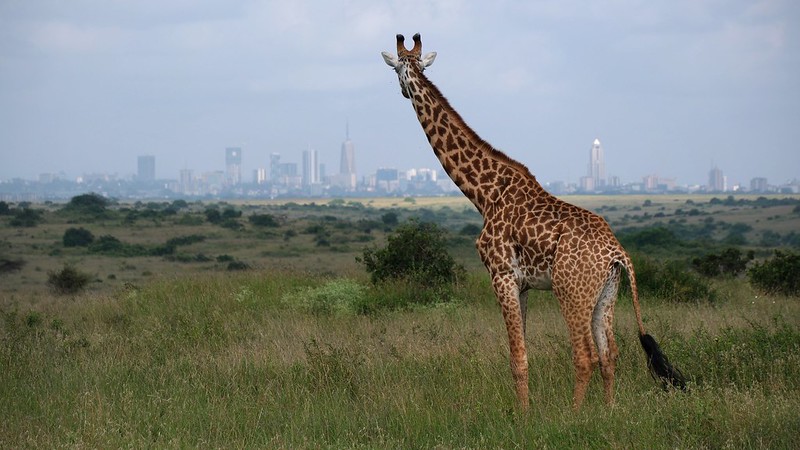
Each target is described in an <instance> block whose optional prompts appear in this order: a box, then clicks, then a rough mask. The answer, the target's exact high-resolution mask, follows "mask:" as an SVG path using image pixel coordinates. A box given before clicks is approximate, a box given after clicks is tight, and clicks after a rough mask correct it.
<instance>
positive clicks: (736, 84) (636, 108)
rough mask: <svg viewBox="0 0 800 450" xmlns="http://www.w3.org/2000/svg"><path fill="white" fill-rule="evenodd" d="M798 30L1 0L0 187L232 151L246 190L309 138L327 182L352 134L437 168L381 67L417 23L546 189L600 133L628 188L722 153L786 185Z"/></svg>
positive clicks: (448, 81)
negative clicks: (259, 171) (345, 133)
mask: <svg viewBox="0 0 800 450" xmlns="http://www.w3.org/2000/svg"><path fill="white" fill-rule="evenodd" d="M798 18H800V3H797V2H791V1H789V0H755V1H750V0H732V1H730V2H726V3H725V4H724V5H723V4H720V3H715V2H695V1H691V0H677V1H675V2H669V3H658V2H655V3H654V2H638V1H634V0H623V1H621V2H612V3H597V4H591V5H587V4H585V3H584V2H580V1H578V0H564V1H560V2H551V1H538V0H537V1H531V2H468V1H466V0H447V1H437V0H431V1H426V2H419V1H413V0H412V1H405V0H403V1H401V0H376V1H366V0H355V1H347V2H342V1H338V0H334V1H330V2H322V1H314V0H296V1H292V2H280V1H272V0H267V1H263V2H251V1H249V0H231V1H230V2H225V3H224V4H223V3H216V2H207V1H204V0H201V1H200V2H191V3H186V2H167V3H164V2H156V1H155V0H141V1H137V2H103V1H100V0H87V1H84V2H78V3H63V2H46V1H45V2H0V104H2V105H3V108H0V161H2V163H1V164H0V179H3V180H8V179H12V178H16V177H20V178H24V179H35V178H36V177H38V175H39V174H41V173H59V172H61V171H63V172H64V173H67V174H70V175H71V176H79V175H81V174H84V173H85V174H91V173H97V172H101V171H102V172H109V173H118V174H130V173H131V172H135V169H132V167H135V164H136V158H137V157H138V156H139V155H144V154H148V155H156V156H157V158H158V161H159V163H158V167H157V168H156V170H157V173H156V176H157V177H167V176H174V175H173V174H176V173H179V171H180V170H182V169H184V168H186V167H191V168H192V170H193V171H194V172H195V173H202V172H204V171H211V170H214V169H216V168H218V167H219V165H220V156H219V149H220V148H225V147H228V146H230V147H240V148H242V149H243V151H244V152H245V155H246V157H247V158H246V161H245V162H244V165H245V166H244V167H243V174H244V176H246V177H248V178H249V174H250V173H251V171H252V170H253V169H254V168H255V167H258V166H263V165H266V164H267V161H268V160H269V155H270V154H272V153H273V152H280V153H283V154H284V155H290V154H294V152H300V151H302V150H304V149H307V148H308V147H309V146H311V147H312V148H314V149H316V150H317V151H318V152H319V157H320V162H322V163H324V164H325V166H326V167H328V168H329V169H335V168H337V167H338V166H339V164H340V159H339V157H340V153H339V151H340V144H341V134H342V129H343V125H344V124H345V123H346V122H349V123H350V132H351V134H352V137H353V138H354V141H356V142H357V143H358V148H359V157H358V170H359V171H361V172H363V173H368V172H373V171H375V170H377V168H379V167H438V166H437V165H436V158H435V156H434V155H433V153H432V152H431V151H430V146H429V145H428V143H427V142H426V140H425V136H424V133H422V131H421V129H420V127H419V123H418V121H417V120H416V118H415V117H414V112H413V110H412V108H411V107H410V105H409V102H408V101H407V100H406V99H404V98H403V97H402V95H400V92H399V87H398V84H397V77H396V75H395V74H394V73H392V72H391V70H388V69H387V67H386V65H385V64H384V63H383V61H382V60H381V57H380V52H381V51H383V50H391V49H392V48H393V47H394V45H395V40H394V36H395V34H396V33H404V34H406V35H407V36H408V35H411V34H413V33H416V32H419V33H421V34H422V35H423V37H424V42H425V49H424V50H425V51H436V52H438V57H437V59H436V63H435V64H434V65H433V66H431V67H430V68H428V69H427V70H426V74H427V75H428V76H429V77H430V79H431V80H432V81H433V82H434V83H435V84H436V85H437V86H438V87H439V88H440V90H441V91H442V93H443V94H444V95H445V96H446V97H447V98H448V100H449V102H450V103H451V104H452V105H453V107H454V108H455V109H456V110H458V112H459V113H460V114H461V115H462V116H463V118H464V119H465V121H466V122H467V123H468V124H469V125H470V126H471V127H472V128H473V129H474V130H475V131H476V132H478V133H479V134H480V136H481V137H482V138H483V139H485V140H486V141H487V142H489V143H491V144H492V145H493V146H495V147H497V148H499V149H501V150H503V151H504V152H505V153H507V154H508V155H509V156H511V157H513V158H514V159H517V160H518V161H520V162H521V163H523V164H525V165H526V166H528V167H529V168H530V170H531V171H532V173H534V174H535V175H536V176H537V177H538V178H539V179H540V180H543V181H558V180H577V179H578V178H580V177H581V176H583V175H585V174H586V165H585V164H586V156H585V155H586V142H587V139H588V141H589V142H591V140H592V139H594V138H595V137H599V139H600V141H601V142H602V144H603V146H604V150H605V151H606V155H605V164H606V171H607V172H608V174H607V175H611V174H613V175H615V176H617V177H619V178H620V179H621V180H635V179H637V178H639V177H642V176H657V177H667V178H674V179H675V180H676V182H677V183H679V184H705V183H706V182H707V176H708V170H709V168H710V166H711V164H712V162H713V163H714V164H717V165H719V167H721V168H724V170H725V173H726V176H727V178H728V182H729V184H737V183H738V184H745V183H748V181H749V180H750V179H751V178H752V177H766V178H768V179H769V180H770V181H771V182H772V183H776V184H777V183H783V182H786V181H789V180H792V179H794V178H797V177H798V176H800V174H799V173H798V172H799V171H800V169H798V167H800V152H797V151H796V149H795V147H796V145H797V144H796V143H797V142H800V127H797V126H796V124H797V123H800V89H797V82H796V80H797V79H800V27H798V26H796V24H797V21H798ZM256 156H259V157H260V158H261V160H260V161H258V160H256V159H255V157H256ZM292 157H293V156H292ZM612 168H613V169H612ZM330 171H331V172H332V171H333V170H330ZM648 174H649V175H648Z"/></svg>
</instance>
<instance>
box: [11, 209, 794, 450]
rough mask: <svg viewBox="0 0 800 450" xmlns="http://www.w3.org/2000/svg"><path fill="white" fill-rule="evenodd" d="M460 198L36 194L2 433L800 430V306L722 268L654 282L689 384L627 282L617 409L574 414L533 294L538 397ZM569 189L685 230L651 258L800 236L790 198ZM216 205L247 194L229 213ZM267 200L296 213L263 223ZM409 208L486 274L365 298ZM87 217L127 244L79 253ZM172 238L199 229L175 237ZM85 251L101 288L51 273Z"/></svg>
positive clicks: (645, 440)
mask: <svg viewBox="0 0 800 450" xmlns="http://www.w3.org/2000/svg"><path fill="white" fill-rule="evenodd" d="M739 198H740V197H737V198H736V199H737V200H738V199H739ZM621 199H627V202H625V201H622V200H621ZM715 199H716V200H715ZM778 199H783V197H778ZM445 200H449V201H450V202H445V203H437V204H427V203H425V202H427V200H423V199H414V201H413V202H412V201H406V200H403V199H389V200H381V201H387V202H389V203H387V204H385V205H384V204H380V203H378V200H377V199H375V200H370V199H364V200H360V201H350V200H335V201H333V202H326V203H323V202H316V203H313V204H299V203H290V204H287V203H266V202H265V203H258V204H255V203H218V204H202V203H190V204H188V205H169V204H149V205H148V204H139V205H110V206H109V208H108V211H107V213H104V214H102V215H100V216H93V217H86V216H76V215H70V214H66V213H64V212H63V211H62V209H63V208H62V205H31V208H36V209H40V210H41V211H42V213H41V214H42V217H41V221H40V222H38V223H37V224H36V225H35V226H31V227H27V226H22V227H21V226H12V225H11V217H12V216H8V217H0V222H2V223H0V245H2V247H0V259H3V260H5V261H23V265H22V266H21V268H19V270H14V271H10V272H8V273H4V274H2V275H0V284H1V285H0V315H1V316H2V317H0V319H2V320H0V399H2V401H1V402H0V417H2V420H1V421H0V448H20V447H29V448H52V447H94V448H113V447H123V446H124V447H156V448H165V447H166V448H174V447H226V448H228V447H233V448H239V447H268V448H270V447H271V448H320V447H325V448H350V447H363V448H376V447H377V448H430V447H441V448H454V447H458V448H461V447H471V448H498V447H502V448H509V447H511V448H514V447H520V448H548V447H549V448H587V447H589V448H676V447H677V448H709V447H710V448H718V447H730V448H761V447H764V448H797V447H798V446H800V440H798V437H797V433H796V430H798V429H800V416H798V414H797V411H798V410H800V356H798V355H799V354H800V353H798V352H800V300H799V299H798V298H796V297H786V296H778V295H764V294H763V293H761V292H757V291H755V290H753V288H752V287H751V286H750V284H749V283H748V282H747V279H746V278H744V277H742V276H740V277H734V278H731V277H727V278H716V279H703V280H704V281H703V282H704V283H706V284H707V285H708V286H709V287H711V288H712V289H713V290H714V291H715V293H716V295H715V296H714V298H713V301H711V300H708V299H698V300H697V301H688V302H684V303H676V302H674V301H672V300H673V299H670V298H657V297H653V296H643V298H642V307H643V313H644V314H643V315H644V320H645V324H646V326H647V328H648V331H649V332H650V333H652V334H653V335H654V336H655V337H656V338H657V339H658V340H659V342H660V343H661V344H662V347H663V348H664V350H665V353H666V354H667V355H668V356H669V357H670V359H671V361H672V362H673V363H675V364H676V365H678V366H679V367H680V368H681V370H682V371H683V372H684V373H685V374H686V375H688V376H689V378H690V380H691V382H690V390H689V391H688V392H686V393H683V392H672V391H666V392H665V391H663V390H662V389H661V388H660V386H659V384H658V383H656V382H655V381H653V380H652V379H651V378H650V375H649V374H648V372H647V369H646V364H645V359H644V354H643V352H642V351H641V349H640V347H639V344H638V339H637V336H636V331H635V330H636V326H635V322H634V318H633V312H632V308H631V305H630V299H629V298H627V297H626V296H625V295H623V296H621V298H620V299H619V301H618V306H617V310H616V314H615V316H616V327H615V329H616V335H617V339H618V344H619V345H620V351H621V356H620V360H619V362H618V366H617V395H616V400H617V402H616V405H615V406H614V407H611V408H609V407H608V406H606V405H605V404H604V402H603V401H602V383H601V380H600V379H599V376H598V375H595V378H594V379H593V380H592V384H591V386H590V391H589V396H588V398H587V401H586V403H585V406H584V408H583V409H582V410H581V411H580V412H577V413H576V412H573V411H572V409H571V408H570V404H571V398H570V397H571V394H572V386H573V377H574V375H573V369H572V364H571V360H570V348H569V344H568V341H567V338H566V327H565V326H564V322H563V319H562V318H561V315H560V312H559V309H558V305H557V302H556V301H555V299H554V298H553V296H552V294H550V293H549V292H532V293H531V296H530V300H529V303H530V306H529V323H528V336H527V340H528V348H529V364H530V373H531V380H530V388H531V411H530V412H529V413H527V414H520V413H519V412H518V411H517V410H516V409H515V408H514V404H515V403H514V394H513V386H512V381H511V375H510V370H509V367H508V350H507V342H506V331H505V328H504V325H503V322H502V319H501V317H500V313H499V311H498V308H497V306H496V305H495V303H494V298H493V294H492V292H491V288H490V286H489V284H488V279H487V278H488V277H487V276H486V273H485V270H484V269H482V268H481V267H480V263H479V262H477V255H476V252H475V250H474V247H473V244H472V241H473V240H474V235H472V234H471V233H473V232H474V228H471V227H465V226H466V225H470V224H472V225H475V224H477V225H479V224H480V217H479V216H477V214H476V213H474V211H473V210H472V209H471V207H470V206H469V204H468V203H466V202H465V201H463V200H461V199H445ZM570 200H572V201H575V202H576V203H578V204H582V205H584V206H586V207H588V208H590V209H593V210H595V211H598V212H600V213H601V214H603V215H604V216H606V217H607V218H608V220H609V222H610V223H611V224H612V227H614V228H615V230H617V231H619V232H620V234H621V235H626V236H628V239H630V242H632V243H637V242H639V241H638V240H637V239H639V238H640V235H637V234H636V233H638V230H640V229H643V230H651V229H654V228H656V227H663V228H664V229H665V230H667V231H666V232H668V233H673V234H674V236H672V237H673V238H674V241H669V240H667V241H665V242H667V244H664V245H661V246H649V247H646V248H645V250H640V249H637V248H636V247H635V246H633V248H632V251H633V252H634V253H635V254H638V253H639V252H643V253H646V254H647V255H641V256H650V257H654V258H670V259H673V260H675V261H678V262H681V261H683V262H686V261H687V260H688V258H691V257H692V256H696V255H697V254H699V253H702V252H703V251H716V250H718V249H720V248H724V247H726V246H727V245H730V243H731V242H733V241H734V239H733V238H735V241H736V242H738V244H737V245H738V247H740V248H742V249H750V250H753V251H754V252H755V253H756V254H757V258H764V257H768V256H769V255H770V254H771V251H772V249H773V248H778V247H780V248H784V249H788V250H791V249H794V250H795V251H796V250H797V247H796V246H794V245H795V244H794V241H793V240H792V239H793V238H792V236H793V234H792V232H793V231H794V230H798V229H800V227H798V226H797V225H798V224H800V214H798V211H797V210H796V206H793V205H792V204H791V202H783V203H782V202H780V201H776V202H775V203H774V204H771V203H769V202H767V203H764V202H763V201H762V202H760V203H759V202H758V201H757V200H758V199H757V198H756V197H752V198H748V203H736V202H731V201H728V202H727V204H726V199H725V198H722V197H720V198H716V197H709V198H703V197H694V196H693V197H686V198H682V197H681V198H672V197H662V196H659V197H641V198H639V197H630V198H626V197H619V198H617V197H596V198H595V197H578V198H574V199H570ZM648 200H649V201H648ZM690 200H691V202H689V201H690ZM712 200H714V201H712ZM767 200H769V199H767ZM790 200H791V199H790ZM370 201H372V202H373V203H372V204H370V203H369V202H370ZM437 201H442V200H441V199H437ZM14 206H17V205H14ZM168 206H177V208H176V209H177V210H176V211H167V207H168ZM209 208H212V209H214V208H216V209H217V210H219V211H221V212H223V213H224V212H225V211H226V210H228V209H232V210H234V212H232V213H230V214H228V216H229V219H230V220H229V221H227V222H226V221H217V222H213V223H212V222H209V221H208V218H209V217H211V216H212V215H209V214H207V213H206V211H207V210H208V209H209ZM692 209H695V210H696V211H695V212H690V211H691V210H692ZM678 210H681V211H678ZM236 211H240V212H241V215H237V214H235V213H236ZM659 213H661V214H659ZM256 214H261V215H270V216H272V217H273V218H274V219H275V221H276V223H275V224H274V226H263V225H256V224H255V222H254V221H250V220H249V216H252V215H256ZM392 214H394V217H393V216H392ZM223 215H224V214H223ZM410 217H419V218H421V219H423V220H428V221H434V222H437V223H439V224H441V225H442V226H443V227H445V228H447V229H448V230H450V231H451V233H450V238H449V243H450V248H451V252H452V253H453V254H454V256H456V258H457V259H458V260H459V262H461V263H463V264H464V265H465V266H466V267H467V277H466V279H465V280H463V281H462V282H460V283H459V284H458V285H457V286H455V287H454V288H453V289H452V292H450V293H449V295H448V298H449V300H450V301H449V302H445V303H440V304H433V305H428V306H410V307H407V308H400V309H368V310H367V312H366V314H364V310H363V309H361V308H359V305H361V306H363V305H370V304H382V303H383V302H384V299H385V298H386V297H391V296H398V295H399V296H402V295H408V293H409V292H413V286H412V287H409V286H406V285H403V284H402V283H395V284H392V283H389V284H385V285H372V284H371V283H370V282H369V281H368V278H369V277H368V276H367V274H365V273H364V268H363V267H362V266H360V265H358V264H357V263H356V262H355V256H357V255H360V254H361V253H362V251H363V248H364V247H365V246H370V245H381V244H382V243H383V242H385V240H386V237H387V236H388V235H389V234H390V233H391V232H392V230H393V229H394V227H395V225H394V224H395V223H396V222H395V219H396V221H397V222H403V221H405V220H406V219H408V218H410ZM709 219H711V220H709ZM736 224H741V225H736ZM76 227H81V228H85V229H87V230H90V231H91V233H92V234H93V235H94V236H95V239H96V241H97V240H99V237H101V236H105V235H111V236H114V237H116V238H118V240H119V241H121V242H122V243H124V244H125V245H123V246H119V247H115V248H114V249H112V250H113V251H105V252H99V251H96V250H94V251H93V250H91V247H64V245H63V243H62V237H63V236H64V233H65V231H66V230H67V229H69V228H76ZM462 231H463V232H462ZM732 235H733V238H732V237H731V236H732ZM187 236H203V237H204V238H203V239H202V240H198V239H183V240H180V239H179V238H185V237H187ZM776 236H777V237H776ZM171 239H178V241H177V242H181V244H179V245H176V246H175V247H174V248H173V249H172V250H171V251H164V250H163V249H162V248H161V247H160V246H163V245H164V244H165V243H166V242H168V241H170V240H171ZM767 241H768V242H767ZM173 242H176V241H173ZM769 243H776V244H775V247H771V246H770V245H765V244H769ZM136 245H138V247H137V246H136ZM636 245H639V244H636ZM153 249H157V250H158V251H157V252H153ZM158 252H161V253H163V254H156V253H158ZM231 262H243V263H245V266H246V267H249V269H248V270H243V271H242V270H229V267H230V263H231ZM65 263H68V264H70V265H72V266H73V267H75V268H77V269H78V270H80V271H83V272H85V273H89V274H91V278H92V280H93V282H92V283H90V285H89V288H88V289H87V290H85V291H83V292H80V293H78V294H75V295H67V296H64V295H56V294H55V293H53V292H52V291H51V290H50V288H49V287H48V286H47V283H46V280H47V274H48V272H52V271H55V270H58V269H60V268H61V267H63V265H64V264H65Z"/></svg>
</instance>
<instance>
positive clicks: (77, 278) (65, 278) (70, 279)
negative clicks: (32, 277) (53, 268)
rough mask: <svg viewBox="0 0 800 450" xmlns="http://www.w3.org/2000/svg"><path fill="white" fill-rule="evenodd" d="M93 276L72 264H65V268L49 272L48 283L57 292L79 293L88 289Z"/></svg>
mask: <svg viewBox="0 0 800 450" xmlns="http://www.w3.org/2000/svg"><path fill="white" fill-rule="evenodd" d="M91 279H92V277H91V276H90V275H89V274H86V273H83V272H80V271H79V270H77V269H75V268H74V267H72V266H69V265H65V266H64V268H63V269H61V270H60V271H57V272H48V274H47V284H48V285H50V287H51V288H52V289H53V291H54V292H56V293H57V294H62V295H67V294H77V293H78V292H81V291H82V290H84V289H86V286H87V285H88V284H89V281H91Z"/></svg>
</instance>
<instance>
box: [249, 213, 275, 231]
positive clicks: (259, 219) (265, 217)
mask: <svg viewBox="0 0 800 450" xmlns="http://www.w3.org/2000/svg"><path fill="white" fill-rule="evenodd" d="M247 220H248V221H249V222H250V223H251V224H253V225H255V226H257V227H273V228H275V227H279V226H280V223H278V221H277V220H275V216H273V215H272V214H253V215H252V216H250V217H248V218H247Z"/></svg>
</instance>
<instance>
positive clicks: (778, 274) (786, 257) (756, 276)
mask: <svg viewBox="0 0 800 450" xmlns="http://www.w3.org/2000/svg"><path fill="white" fill-rule="evenodd" d="M747 278H748V279H749V280H750V284H751V285H753V287H755V288H756V289H759V290H761V291H764V292H766V293H768V294H783V295H788V296H797V295H800V254H797V253H792V252H782V251H778V250H776V251H775V257H774V258H772V259H768V260H766V261H764V262H761V263H756V264H755V265H753V267H751V268H750V269H749V270H748V271H747Z"/></svg>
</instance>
